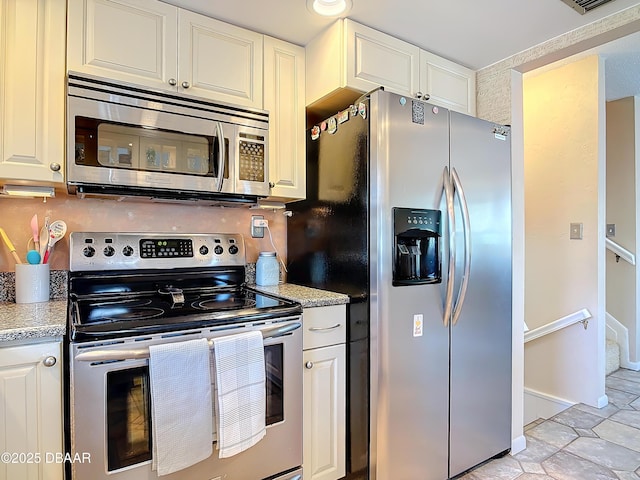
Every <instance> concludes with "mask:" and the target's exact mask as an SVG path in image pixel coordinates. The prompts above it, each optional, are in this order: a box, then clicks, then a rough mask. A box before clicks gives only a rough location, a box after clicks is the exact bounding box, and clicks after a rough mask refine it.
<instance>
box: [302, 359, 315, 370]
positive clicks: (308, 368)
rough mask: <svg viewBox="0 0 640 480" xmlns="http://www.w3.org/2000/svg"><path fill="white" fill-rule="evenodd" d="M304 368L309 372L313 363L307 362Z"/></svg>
mask: <svg viewBox="0 0 640 480" xmlns="http://www.w3.org/2000/svg"><path fill="white" fill-rule="evenodd" d="M304 366H305V368H306V369H307V370H311V369H312V368H313V362H312V361H308V362H307V363H305V364H304Z"/></svg>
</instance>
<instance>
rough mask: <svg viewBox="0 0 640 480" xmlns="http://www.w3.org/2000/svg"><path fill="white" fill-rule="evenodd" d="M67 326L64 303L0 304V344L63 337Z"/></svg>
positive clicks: (65, 303) (53, 301) (61, 301)
mask: <svg viewBox="0 0 640 480" xmlns="http://www.w3.org/2000/svg"><path fill="white" fill-rule="evenodd" d="M66 327H67V301H66V300H52V301H49V302H42V303H13V302H1V303H0V345H1V344H2V343H4V342H12V341H16V340H40V339H42V340H47V339H53V338H56V337H58V338H59V337H62V336H63V335H64V334H65V331H66Z"/></svg>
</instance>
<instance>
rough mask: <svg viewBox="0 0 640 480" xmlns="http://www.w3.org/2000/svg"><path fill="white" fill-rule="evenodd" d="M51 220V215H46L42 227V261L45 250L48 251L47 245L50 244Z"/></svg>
mask: <svg viewBox="0 0 640 480" xmlns="http://www.w3.org/2000/svg"><path fill="white" fill-rule="evenodd" d="M49 220H50V217H49V215H47V216H46V217H44V225H43V226H42V228H41V229H40V239H41V240H42V241H41V242H40V261H42V259H43V258H44V252H46V251H47V246H49Z"/></svg>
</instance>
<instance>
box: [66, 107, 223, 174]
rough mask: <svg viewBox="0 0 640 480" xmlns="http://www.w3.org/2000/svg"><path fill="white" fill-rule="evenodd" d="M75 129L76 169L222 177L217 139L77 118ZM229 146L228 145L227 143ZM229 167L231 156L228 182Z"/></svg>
mask: <svg viewBox="0 0 640 480" xmlns="http://www.w3.org/2000/svg"><path fill="white" fill-rule="evenodd" d="M75 129H76V132H75V163H76V165H86V166H94V167H105V168H122V169H128V170H136V171H141V172H167V173H177V174H185V175H197V176H202V177H214V178H215V177H217V175H218V161H217V158H218V155H219V153H218V152H219V146H218V141H219V139H218V138H217V137H214V136H204V135H195V134H188V133H180V132H172V131H168V130H161V129H151V128H142V127H138V126H132V125H124V124H118V123H111V122H106V121H104V120H96V119H91V118H87V117H76V118H75ZM225 142H226V144H228V140H227V139H225ZM226 151H227V152H228V149H227V150H226ZM214 159H216V160H215V161H214ZM228 164H229V159H228V155H227V158H225V162H224V169H225V172H224V175H223V176H224V178H228V177H229V172H228V169H229V167H228Z"/></svg>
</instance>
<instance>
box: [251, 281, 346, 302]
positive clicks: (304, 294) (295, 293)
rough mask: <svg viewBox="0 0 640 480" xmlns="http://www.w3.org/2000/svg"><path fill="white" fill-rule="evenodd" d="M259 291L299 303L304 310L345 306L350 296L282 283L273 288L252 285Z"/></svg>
mask: <svg viewBox="0 0 640 480" xmlns="http://www.w3.org/2000/svg"><path fill="white" fill-rule="evenodd" d="M251 287H252V288H255V289H256V290H258V291H262V292H266V293H271V294H273V295H276V296H278V297H282V298H286V299H287V300H293V301H295V302H299V303H300V304H301V305H302V308H309V307H325V306H329V305H344V304H345V303H349V296H348V295H344V294H342V293H335V292H329V291H327V290H319V289H317V288H310V287H302V286H300V285H294V284H291V283H281V284H279V285H275V286H273V287H262V286H260V285H251Z"/></svg>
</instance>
